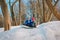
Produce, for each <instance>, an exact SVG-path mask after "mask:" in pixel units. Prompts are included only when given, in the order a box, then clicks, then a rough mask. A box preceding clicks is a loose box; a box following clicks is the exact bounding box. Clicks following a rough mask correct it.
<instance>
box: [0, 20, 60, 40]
mask: <svg viewBox="0 0 60 40" xmlns="http://www.w3.org/2000/svg"><path fill="white" fill-rule="evenodd" d="M22 27H26V26H24V25H20V26H15V27H12V28H11V30H9V31H5V32H4V31H3V30H2V29H3V28H1V29H0V31H1V30H2V31H1V32H0V40H60V21H53V22H48V23H43V24H40V25H38V26H37V28H33V29H26V28H22Z"/></svg>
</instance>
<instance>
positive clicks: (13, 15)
mask: <svg viewBox="0 0 60 40" xmlns="http://www.w3.org/2000/svg"><path fill="white" fill-rule="evenodd" d="M10 1H11V0H9V5H10V12H11V16H12V21H13V24H14V25H17V22H16V16H15V14H14V10H13V7H14V5H15V3H16V2H17V1H18V0H16V1H15V2H14V3H13V4H12V5H11V2H10Z"/></svg>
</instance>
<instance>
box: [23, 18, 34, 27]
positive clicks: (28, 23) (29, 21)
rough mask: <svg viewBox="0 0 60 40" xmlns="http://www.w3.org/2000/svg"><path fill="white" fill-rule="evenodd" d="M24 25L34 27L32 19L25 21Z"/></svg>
mask: <svg viewBox="0 0 60 40" xmlns="http://www.w3.org/2000/svg"><path fill="white" fill-rule="evenodd" d="M24 25H26V26H29V27H34V22H33V20H32V19H30V20H26V21H25V23H24Z"/></svg>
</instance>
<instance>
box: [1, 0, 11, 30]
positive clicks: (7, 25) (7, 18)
mask: <svg viewBox="0 0 60 40" xmlns="http://www.w3.org/2000/svg"><path fill="white" fill-rule="evenodd" d="M0 1H1V9H2V13H3V16H4V30H5V31H7V30H9V29H10V26H11V22H10V15H9V12H8V7H7V4H6V2H5V0H0Z"/></svg>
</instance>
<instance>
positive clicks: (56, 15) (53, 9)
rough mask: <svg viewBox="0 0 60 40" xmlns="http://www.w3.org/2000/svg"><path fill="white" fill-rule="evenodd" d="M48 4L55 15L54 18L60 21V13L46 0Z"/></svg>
mask: <svg viewBox="0 0 60 40" xmlns="http://www.w3.org/2000/svg"><path fill="white" fill-rule="evenodd" d="M46 3H47V5H48V7H49V9H50V10H51V12H52V13H53V14H54V16H55V17H56V18H57V19H59V20H60V13H58V11H57V10H56V8H55V7H53V5H52V3H51V1H50V0H46Z"/></svg>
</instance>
